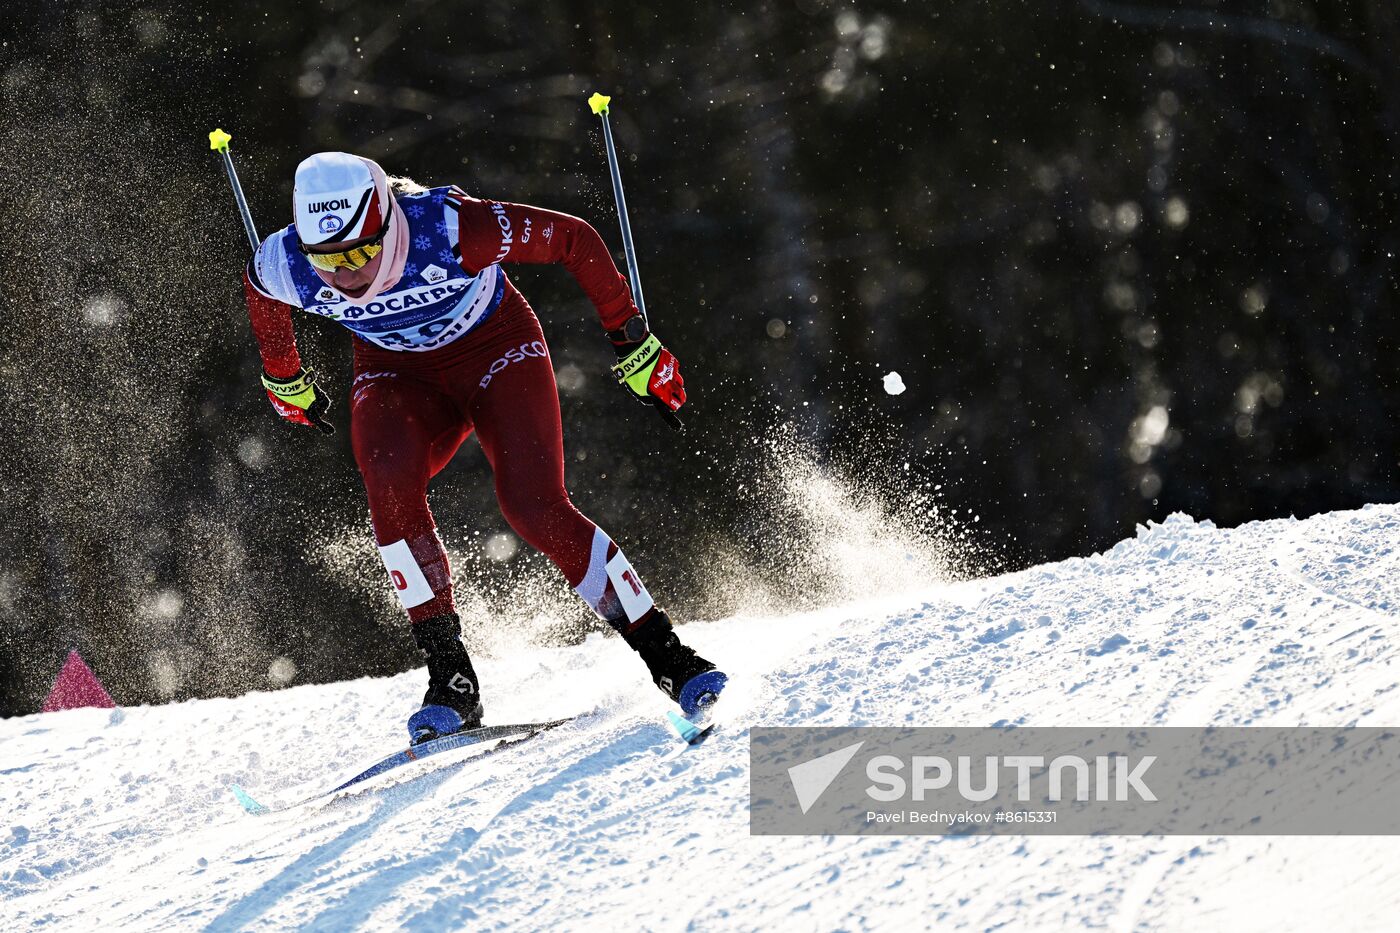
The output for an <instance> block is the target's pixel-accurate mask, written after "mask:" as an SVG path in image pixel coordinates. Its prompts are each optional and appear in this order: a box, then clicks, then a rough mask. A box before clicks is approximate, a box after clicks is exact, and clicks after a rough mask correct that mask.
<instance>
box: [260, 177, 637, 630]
mask: <svg viewBox="0 0 1400 933" xmlns="http://www.w3.org/2000/svg"><path fill="white" fill-rule="evenodd" d="M493 207H494V208H495V210H493ZM501 209H503V210H504V212H505V217H506V218H507V219H508V220H509V225H508V226H507V225H505V224H503V223H502V222H501V220H500V219H499V211H500V210H501ZM458 216H459V231H458V237H459V245H460V249H461V264H462V267H463V269H464V270H465V271H466V272H467V273H469V274H476V273H477V272H479V271H480V270H481V269H484V268H485V267H486V266H488V265H490V264H491V263H512V262H524V263H561V264H563V266H564V267H565V268H566V269H568V270H569V272H570V273H571V274H572V275H573V277H574V278H575V279H576V280H577V281H578V284H579V285H580V286H581V287H582V288H583V290H584V292H585V293H586V294H587V295H588V297H589V299H590V300H591V301H592V302H593V304H594V306H595V308H596V309H597V311H598V317H599V320H600V321H601V322H602V324H603V328H604V329H605V330H616V329H617V328H619V327H621V326H622V324H623V322H625V321H626V320H627V319H628V318H629V317H631V316H632V315H633V314H636V313H637V309H636V305H635V304H634V303H633V301H632V296H631V292H630V291H629V289H628V288H627V283H626V280H625V279H623V277H622V275H621V274H620V273H619V272H618V270H617V266H616V265H615V264H614V263H613V260H612V257H611V256H610V255H609V253H608V250H607V247H606V246H605V245H604V243H603V241H602V238H601V237H599V235H598V232H597V231H596V230H594V229H593V227H591V226H590V225H589V224H588V223H587V222H585V221H583V220H581V219H579V218H577V217H571V216H569V215H567V214H560V213H557V212H554V211H547V210H542V209H540V208H537V207H530V206H528V205H522V204H509V203H502V202H490V201H482V200H477V199H475V198H465V199H463V200H461V201H460V202H459V207H458ZM503 227H505V228H506V229H513V230H514V231H517V234H516V235H515V236H513V237H512V236H509V235H507V234H505V233H503ZM518 231H533V236H530V237H528V239H525V238H522V237H521V236H520V235H519V234H518ZM245 291H246V294H247V298H248V313H249V316H250V318H251V321H252V326H253V332H254V334H255V335H256V337H257V340H258V347H259V350H260V352H261V354H262V360H263V367H264V369H266V371H267V373H268V374H269V375H270V376H273V377H277V378H288V377H291V376H293V375H295V374H296V373H297V372H299V371H300V369H301V365H302V364H301V358H300V356H299V354H298V353H297V348H296V341H295V338H294V336H293V332H292V322H291V310H292V309H291V306H289V305H286V304H283V303H282V302H280V301H277V300H275V299H272V298H269V297H267V296H266V295H264V294H261V293H260V292H259V291H258V290H257V289H255V288H254V287H253V286H252V283H251V282H250V281H248V280H247V279H246V278H245ZM354 341H355V379H354V383H353V385H352V387H351V401H350V431H351V442H352V446H353V448H354V452H355V461H356V463H357V464H358V466H359V469H360V473H361V475H362V476H363V477H364V483H365V491H366V493H367V494H368V497H369V508H370V517H371V519H372V522H373V525H374V534H375V539H376V541H377V543H378V544H379V546H380V550H381V553H383V554H384V559H385V564H386V567H387V568H388V570H389V573H390V580H391V582H392V584H393V585H394V587H395V588H396V590H398V591H399V595H400V597H401V598H402V599H403V602H404V605H405V607H406V608H407V610H408V614H409V618H410V619H411V620H412V621H414V622H418V621H422V620H423V619H428V618H432V617H434V616H440V615H444V614H446V613H449V612H452V611H454V608H453V598H452V580H451V571H450V568H449V566H448V561H447V554H446V552H445V551H444V549H443V546H442V543H441V541H440V539H439V538H438V536H437V533H436V530H435V525H434V522H433V516H432V513H431V512H430V511H429V508H428V498H427V491H428V481H429V480H430V479H431V478H432V477H433V476H435V475H436V474H437V473H438V472H439V471H440V470H442V468H443V467H444V466H446V465H447V463H448V461H449V460H451V459H452V457H453V455H454V454H455V453H456V452H457V449H458V448H459V447H460V446H461V444H462V442H463V441H464V440H466V438H467V436H468V435H469V434H471V433H472V432H473V430H475V432H476V435H477V439H478V441H479V442H480V443H481V448H482V450H483V451H484V452H485V454H486V459H487V461H488V462H489V463H490V465H491V470H492V472H493V473H494V475H495V482H496V498H497V501H498V502H499V504H500V508H501V513H502V514H503V515H504V516H505V518H506V520H507V521H508V522H509V523H510V525H511V527H512V528H514V529H515V531H516V532H517V533H519V535H520V536H521V537H522V538H524V539H525V540H526V541H527V542H529V543H530V545H531V546H533V547H535V548H536V549H538V550H540V551H541V552H543V553H544V554H545V555H547V556H548V557H549V558H550V559H551V560H552V561H553V562H554V563H555V564H556V565H557V566H558V567H559V569H560V570H561V571H563V573H564V576H565V577H566V578H567V579H568V581H569V585H570V586H572V587H574V588H575V589H576V590H577V591H578V592H579V595H580V596H581V597H583V598H584V599H585V600H586V601H587V602H588V603H589V604H590V605H591V606H592V607H593V609H594V610H595V611H596V612H597V613H598V614H599V616H601V617H602V618H605V619H609V620H618V619H620V617H621V616H623V615H625V616H626V617H627V619H628V621H629V622H631V623H633V624H635V623H637V622H639V621H640V620H641V617H642V616H643V615H645V614H646V612H647V611H648V610H649V609H650V608H651V599H650V597H649V596H648V595H647V593H646V590H645V589H644V588H643V587H642V586H641V584H640V581H639V580H638V579H637V577H636V574H635V572H634V571H632V568H631V567H630V565H627V563H626V559H625V558H624V557H623V556H622V555H621V553H620V552H619V551H618V549H617V546H616V545H615V544H613V543H612V541H611V539H609V538H608V536H607V535H606V534H604V533H603V532H602V531H600V530H599V529H598V528H597V526H596V525H595V524H594V523H593V522H591V521H589V520H588V519H587V518H585V517H584V516H583V515H582V514H581V513H580V512H579V511H578V509H576V508H575V507H574V505H573V503H572V502H571V501H570V499H569V494H568V492H567V491H566V490H565V488H564V447H563V434H562V429H561V425H560V419H559V396H558V390H557V388H556V386H555V382H554V368H553V365H552V363H551V362H550V357H549V351H548V346H547V344H546V342H545V339H544V334H543V332H542V331H541V330H540V324H539V320H538V319H537V318H536V317H535V313H534V311H533V310H532V309H531V308H530V305H529V303H528V302H526V300H525V298H524V296H523V295H521V294H520V292H519V291H517V290H516V288H515V286H514V285H512V284H511V283H510V282H509V280H507V281H506V283H505V295H504V297H503V299H502V301H501V304H500V306H499V307H498V308H497V310H496V311H495V312H494V313H493V314H492V315H491V316H490V317H489V318H487V319H486V320H485V322H484V323H482V324H481V325H480V326H478V327H476V328H475V329H474V330H472V331H469V332H468V333H467V334H465V335H463V336H462V337H460V338H458V339H456V340H454V341H453V342H451V343H449V344H447V345H445V346H443V347H440V348H438V349H435V350H430V351H427V352H396V351H392V350H385V349H381V348H379V347H376V346H373V345H371V344H369V343H368V342H366V341H364V340H362V339H360V338H359V337H355V338H354ZM415 567H416V571H417V572H420V573H421V577H417V576H415ZM424 583H426V587H427V589H424V588H423V584H424ZM619 589H621V590H623V592H622V593H621V594H619ZM428 590H431V592H430V593H429V592H428ZM628 627H629V628H630V627H632V626H631V625H629V626H628Z"/></svg>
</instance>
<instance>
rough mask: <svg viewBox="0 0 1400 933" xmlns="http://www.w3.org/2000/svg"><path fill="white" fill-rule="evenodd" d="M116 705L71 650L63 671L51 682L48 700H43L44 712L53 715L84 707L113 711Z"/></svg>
mask: <svg viewBox="0 0 1400 933" xmlns="http://www.w3.org/2000/svg"><path fill="white" fill-rule="evenodd" d="M116 705H117V704H115V703H113V702H112V697H111V696H110V695H109V694H108V693H107V690H106V689H105V688H104V687H103V686H102V682H101V681H99V680H98V679H97V675H96V674H94V673H93V672H92V668H90V667H88V666H87V665H86V664H85V663H83V659H82V658H81V657H80V656H79V655H78V652H77V650H72V651H69V652H68V660H66V661H64V662H63V670H61V671H59V672H58V678H57V679H56V680H54V682H53V689H52V690H50V691H49V696H48V699H46V700H44V712H46V713H54V712H57V711H58V710H64V709H81V708H82V707H85V706H96V707H98V708H100V709H115V708H116Z"/></svg>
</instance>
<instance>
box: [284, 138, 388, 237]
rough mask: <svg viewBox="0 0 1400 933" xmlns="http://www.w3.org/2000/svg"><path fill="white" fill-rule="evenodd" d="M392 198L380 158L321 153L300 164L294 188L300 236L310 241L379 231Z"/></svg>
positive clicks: (362, 235)
mask: <svg viewBox="0 0 1400 933" xmlns="http://www.w3.org/2000/svg"><path fill="white" fill-rule="evenodd" d="M391 197H392V194H391V193H390V192H389V180H388V178H387V177H386V176H385V174H384V170H383V169H382V168H380V167H379V165H378V163H376V162H373V161H371V160H370V159H365V158H361V157H360V156H356V155H351V154H350V153H348V152H318V153H316V154H315V155H313V156H309V157H308V158H306V159H304V160H302V163H301V164H300V165H298V166H297V173H296V179H295V181H294V182H293V187H292V213H293V217H294V218H295V221H296V228H297V236H298V237H300V238H301V242H303V243H305V244H307V245H308V246H321V245H324V244H327V243H347V242H351V241H353V240H360V239H363V238H365V237H369V236H374V235H375V234H376V233H378V232H379V229H380V227H381V226H382V225H383V223H384V219H385V217H386V215H387V214H388V213H389V209H390V203H391V202H390V200H389V199H390V198H391Z"/></svg>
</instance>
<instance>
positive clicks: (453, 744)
mask: <svg viewBox="0 0 1400 933" xmlns="http://www.w3.org/2000/svg"><path fill="white" fill-rule="evenodd" d="M573 718H574V717H572V716H570V717H568V718H567V719H555V720H552V721H550V722H527V723H520V724H518V725H511V726H484V727H482V728H480V729H468V730H467V731H465V732H457V733H454V734H452V735H444V736H441V737H439V738H436V739H431V740H430V741H427V742H423V743H421V744H419V745H413V746H410V747H409V748H406V749H404V750H403V751H401V752H395V753H394V754H392V755H390V756H389V757H388V758H385V759H383V760H382V761H378V762H375V763H374V764H372V765H370V766H369V767H368V768H366V769H365V770H364V771H361V772H360V773H359V774H357V775H355V776H354V777H352V778H350V780H348V781H346V782H345V783H343V784H341V785H339V786H337V787H333V788H331V789H330V790H328V791H323V792H321V793H319V794H313V795H312V796H310V797H307V798H306V799H305V800H299V801H297V802H296V803H289V804H283V805H281V806H264V805H263V804H261V803H258V802H257V801H256V800H254V799H253V798H252V796H251V795H249V793H248V792H247V791H246V790H244V789H243V788H241V787H239V786H238V785H237V784H230V785H229V790H231V791H233V796H234V797H235V798H237V800H238V803H239V804H240V805H241V806H242V807H243V809H244V810H246V811H247V812H248V813H251V814H253V815H255V816H260V815H262V814H265V813H277V812H280V811H282V810H290V809H293V808H294V807H300V806H303V805H305V804H308V803H312V802H313V801H317V800H321V799H323V798H326V797H333V796H334V795H336V794H338V793H340V792H341V791H343V790H345V789H346V788H349V787H354V786H355V785H356V784H362V783H364V782H365V781H368V780H370V779H371V778H376V777H378V776H379V775H381V774H384V773H385V772H386V771H392V770H394V769H395V768H400V767H402V766H404V765H407V764H412V763H413V762H415V761H422V760H423V759H424V758H429V757H431V756H433V755H440V754H442V753H443V752H449V751H452V750H453V749H454V748H466V747H467V746H470V745H481V744H483V743H486V742H490V741H492V740H493V739H501V740H503V741H501V742H499V743H498V744H497V745H496V746H495V748H492V749H490V750H488V751H486V752H483V753H482V754H483V755H489V754H491V753H492V752H495V751H497V750H499V749H503V748H505V747H507V746H510V745H515V744H517V743H519V742H523V741H525V740H526V739H528V738H531V737H533V736H536V735H539V734H540V733H541V732H544V731H546V730H548V729H553V728H555V727H556V726H562V725H563V724H564V723H566V722H571V721H572V720H573ZM478 757H481V756H478Z"/></svg>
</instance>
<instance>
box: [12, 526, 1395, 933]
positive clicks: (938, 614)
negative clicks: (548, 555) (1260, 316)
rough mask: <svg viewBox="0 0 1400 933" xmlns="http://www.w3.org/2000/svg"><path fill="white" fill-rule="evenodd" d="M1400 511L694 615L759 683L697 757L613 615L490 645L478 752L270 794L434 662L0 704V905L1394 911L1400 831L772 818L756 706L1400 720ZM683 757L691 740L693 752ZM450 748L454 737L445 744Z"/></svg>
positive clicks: (1024, 915) (705, 919) (818, 716)
mask: <svg viewBox="0 0 1400 933" xmlns="http://www.w3.org/2000/svg"><path fill="white" fill-rule="evenodd" d="M1397 540H1400V507H1397V506H1373V507H1368V508H1366V509H1363V510H1360V511H1356V512H1342V513H1333V514H1328V515H1322V516H1318V517H1315V518H1312V519H1308V520H1306V521H1292V520H1287V521H1273V522H1261V523H1255V524H1250V525H1246V526H1243V527H1241V528H1238V529H1234V530H1219V529H1216V528H1215V527H1214V526H1212V525H1211V524H1210V523H1209V522H1195V521H1193V520H1191V519H1190V518H1187V517H1185V516H1173V517H1171V518H1170V519H1168V520H1167V521H1166V522H1165V523H1163V524H1160V525H1151V526H1149V527H1146V528H1142V529H1140V530H1139V533H1138V535H1137V537H1136V538H1134V539H1132V540H1128V541H1124V542H1122V543H1121V544H1119V545H1118V546H1116V547H1114V548H1113V549H1112V550H1110V551H1108V552H1106V553H1104V554H1101V555H1097V556H1094V557H1091V558H1086V559H1074V560H1069V561H1065V562H1063V563H1059V564H1053V565H1047V566H1043V567H1036V568H1033V569H1030V570H1027V571H1023V572H1020V573H1014V574H1010V575H1007V576H1002V577H996V578H990V579H984V580H978V581H973V582H966V583H959V584H950V585H945V586H939V587H935V588H932V589H930V590H929V591H927V592H923V593H921V594H918V595H917V596H914V597H902V598H901V599H900V600H897V601H890V602H886V603H883V604H874V603H868V604H862V605H855V606H845V607H841V608H834V609H829V610H826V611H822V612H818V613H812V614H805V615H800V616H791V617H787V618H732V619H726V620H724V621H719V622H712V623H696V624H692V625H689V626H687V627H686V628H685V630H684V631H685V634H686V636H687V638H688V640H690V641H691V642H693V643H694V644H695V645H696V647H697V648H699V649H700V650H701V651H702V652H703V653H705V654H707V655H709V656H711V657H713V658H716V659H719V660H720V661H722V662H723V663H724V664H725V665H726V666H727V667H728V668H729V670H730V671H731V672H732V673H733V674H735V675H736V684H737V686H736V689H735V694H734V696H733V697H732V699H731V700H730V701H729V703H730V706H731V710H730V717H731V718H730V723H729V727H728V728H727V730H725V731H723V732H721V733H719V734H717V735H716V736H715V737H714V738H712V739H711V740H710V741H709V742H708V743H707V744H706V745H704V746H702V747H701V748H699V749H695V750H691V751H687V752H685V753H684V754H680V755H674V754H673V753H674V752H675V750H676V749H677V748H678V745H677V744H676V742H675V741H674V739H672V738H671V737H670V735H669V733H668V732H667V731H666V729H665V728H664V726H662V725H661V724H660V716H659V715H658V714H659V713H660V712H661V711H662V710H663V709H664V708H665V704H664V700H663V699H662V698H661V696H660V694H659V693H657V692H656V691H655V689H654V688H652V687H651V686H650V685H649V684H646V683H644V682H643V678H642V668H641V665H640V662H639V661H638V660H637V659H636V658H635V657H633V656H631V654H630V653H629V652H628V651H627V649H626V648H625V646H624V645H623V644H622V643H621V641H620V640H618V639H615V638H609V639H603V638H601V637H596V638H590V639H589V640H588V641H587V642H586V643H585V644H584V645H582V646H581V647H577V648H571V649H551V650H525V651H517V652H513V653H512V654H511V655H510V656H509V657H501V658H485V659H483V660H482V661H481V663H480V664H479V668H480V671H481V676H482V681H483V690H484V693H485V696H486V697H487V701H488V721H491V722H505V721H510V720H520V719H529V718H548V717H555V716H560V715H566V714H569V713H574V712H579V711H588V712H587V713H586V715H585V716H584V717H583V718H582V719H581V720H579V721H578V722H577V723H575V724H572V725H569V726H566V727H563V728H561V729H559V730H557V731H556V732H554V733H551V734H549V735H546V736H541V737H539V738H536V739H533V740H531V741H530V742H528V743H525V744H523V745H521V746H519V747H516V748H512V749H510V750H507V751H503V752H501V753H500V754H497V755H495V756H493V757H490V758H487V759H484V760H481V761H479V762H475V763H473V762H472V760H471V759H470V758H465V759H456V758H453V759H451V762H452V763H450V764H448V765H447V766H445V767H444V766H441V765H440V764H439V765H438V766H436V767H429V766H428V764H427V763H425V764H423V765H420V766H417V767H418V769H419V770H410V771H409V772H408V773H406V774H405V773H404V772H400V774H403V779H402V780H400V781H398V782H397V783H390V784H387V785H376V786H374V787H372V788H371V789H369V790H367V791H364V792H361V793H356V794H351V795H348V796H345V797H342V798H339V799H336V800H334V801H332V802H330V803H326V804H321V805H317V806H310V807H306V808H302V809H297V810H293V811H289V812H285V813H279V814H274V815H272V816H267V817H249V816H246V815H245V814H244V813H243V812H242V811H241V810H240V809H239V808H238V805H237V804H236V803H235V801H234V799H233V797H232V795H231V794H230V793H229V792H228V789H227V785H228V783H229V782H231V781H238V782H241V783H243V784H244V785H245V786H246V787H247V788H248V790H249V791H250V792H251V793H252V794H253V795H254V796H255V797H259V798H260V799H263V798H265V802H276V801H279V800H291V799H294V798H295V797H296V796H297V795H298V793H304V792H307V791H310V790H316V789H321V788H326V787H330V786H333V784H334V783H337V782H338V781H339V780H340V779H342V778H343V777H346V776H348V775H349V774H352V773H354V772H355V771H357V770H359V768H360V767H361V766H363V765H364V764H366V763H368V762H369V761H372V760H373V759H375V758H376V757H378V756H379V755H380V754H384V753H388V752H390V751H393V750H395V748H396V747H398V746H400V745H401V729H402V722H403V719H404V717H405V716H406V714H407V713H408V712H409V711H410V710H411V709H412V707H413V705H414V700H415V698H416V697H417V696H418V695H419V691H420V690H421V689H422V686H421V684H422V681H423V679H424V677H423V673H422V672H421V671H414V672H410V673H408V674H404V675H401V676H398V677H393V678H389V679H383V680H360V681H354V682H350V683H339V684H326V685H317V686H305V687H297V688H294V689H291V690H285V691H279V692H272V693H255V694H250V695H248V696H244V697H240V698H237V699H220V700H204V701H197V702H189V703H182V704H178V705H171V706H162V707H152V708H141V709H128V710H124V711H117V712H111V711H97V710H78V711H73V712H65V713H56V714H46V715H37V716H29V717H24V718H19V719H11V720H5V721H3V722H0V807H3V809H0V813H3V818H0V929H6V930H12V929H27V928H31V927H48V928H62V929H69V928H79V927H81V928H84V929H91V928H94V927H100V928H103V929H131V930H149V929H203V930H211V931H225V930H236V929H287V928H298V929H314V930H345V929H355V928H360V929H398V928H401V929H408V930H438V929H453V928H467V927H471V928H477V927H492V928H495V927H523V928H537V927H543V926H546V925H548V926H555V925H561V926H564V927H566V928H570V929H574V928H595V929H601V928H626V929H630V928H638V927H642V928H649V929H659V930H679V929H688V928H692V927H693V928H697V929H729V928H740V929H772V928H779V929H835V928H844V929H894V930H903V929H908V928H911V927H912V928H923V927H937V928H940V929H944V928H974V929H990V928H996V927H1009V928H1014V929H1046V928H1051V929H1053V928H1064V927H1095V928H1107V929H1111V930H1133V929H1160V928H1169V929H1186V928H1191V929H1198V928H1209V929H1259V930H1263V929H1278V928H1288V929H1309V928H1311V929H1321V928H1329V929H1330V928H1342V929H1364V928H1371V929H1381V928H1385V927H1389V928H1392V929H1393V928H1394V926H1395V917H1396V911H1397V909H1400V841H1397V840H1395V839H1391V838H1384V837H1352V838H1332V837H1241V836H1237V837H1191V838H1183V837H1175V838H1147V837H1099V838H1076V837H1052V836H1040V837H1026V838H1014V837H1013V838H1005V837H1003V838H988V837H980V838H979V837H977V836H971V837H959V838H935V837H913V836H911V837H880V838H858V837H751V836H749V835H748V822H747V820H748V809H747V808H748V800H747V797H748V773H747V762H748V734H747V727H748V726H750V725H786V724H811V725H847V724H850V725H895V724H911V725H942V726H979V725H988V724H992V723H1022V724H1028V725H1038V726H1048V725H1143V724H1149V725H1204V724H1208V723H1209V724H1217V725H1261V726H1262V725H1271V726H1283V725H1347V724H1357V725H1373V726H1374V725H1391V724H1395V723H1397V722H1400V691H1397V689H1396V688H1397V685H1398V684H1400V665H1397V664H1396V651H1397V649H1396V642H1395V639H1394V637H1393V625H1394V618H1395V612H1396V610H1397V609H1398V608H1400V557H1397V553H1396V551H1395V546H1394V542H1396V541H1397ZM668 756H669V757H668ZM434 761H435V762H437V763H440V762H441V761H442V759H441V758H439V759H435V760H434Z"/></svg>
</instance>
